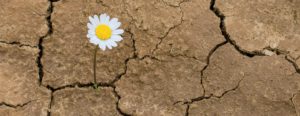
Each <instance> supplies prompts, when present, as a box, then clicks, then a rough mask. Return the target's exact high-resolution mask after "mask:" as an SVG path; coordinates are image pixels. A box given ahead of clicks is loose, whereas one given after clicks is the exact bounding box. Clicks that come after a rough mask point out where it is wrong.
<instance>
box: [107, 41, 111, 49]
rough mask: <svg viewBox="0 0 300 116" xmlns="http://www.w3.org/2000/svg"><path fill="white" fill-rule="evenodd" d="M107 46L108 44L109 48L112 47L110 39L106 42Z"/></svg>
mask: <svg viewBox="0 0 300 116" xmlns="http://www.w3.org/2000/svg"><path fill="white" fill-rule="evenodd" d="M106 46H107V48H108V49H112V46H111V43H110V41H109V40H107V42H106Z"/></svg>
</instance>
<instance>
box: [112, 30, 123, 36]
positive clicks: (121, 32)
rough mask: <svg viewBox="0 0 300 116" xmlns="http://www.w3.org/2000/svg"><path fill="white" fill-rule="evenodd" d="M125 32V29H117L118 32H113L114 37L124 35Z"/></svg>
mask: <svg viewBox="0 0 300 116" xmlns="http://www.w3.org/2000/svg"><path fill="white" fill-rule="evenodd" d="M123 33H124V30H123V29H117V30H113V32H112V34H114V35H119V34H123Z"/></svg>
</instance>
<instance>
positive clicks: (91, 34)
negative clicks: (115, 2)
mask: <svg viewBox="0 0 300 116" xmlns="http://www.w3.org/2000/svg"><path fill="white" fill-rule="evenodd" d="M89 20H90V22H89V23H88V24H87V26H88V34H87V37H88V38H89V39H90V42H91V43H93V44H95V45H98V46H99V47H100V48H101V49H102V50H103V51H104V50H105V49H106V47H107V48H109V49H112V48H113V47H116V46H117V42H119V41H121V40H123V38H122V37H121V34H123V33H124V30H123V29H118V28H119V27H120V26H121V23H120V22H119V21H118V19H117V18H112V19H111V20H110V17H109V16H108V15H106V14H101V15H100V17H98V16H97V15H94V16H93V17H92V16H90V17H89Z"/></svg>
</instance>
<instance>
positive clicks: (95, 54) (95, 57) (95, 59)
mask: <svg viewBox="0 0 300 116" xmlns="http://www.w3.org/2000/svg"><path fill="white" fill-rule="evenodd" d="M97 50H98V45H96V47H95V52H94V67H93V68H94V87H95V89H97V88H98V85H97V80H96V67H97V63H96V62H97Z"/></svg>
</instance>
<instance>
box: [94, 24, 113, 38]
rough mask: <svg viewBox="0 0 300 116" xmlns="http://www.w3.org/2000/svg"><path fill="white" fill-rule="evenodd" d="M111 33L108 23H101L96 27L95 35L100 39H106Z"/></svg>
mask: <svg viewBox="0 0 300 116" xmlns="http://www.w3.org/2000/svg"><path fill="white" fill-rule="evenodd" d="M111 35H112V30H111V29H110V27H109V26H108V25H105V24H101V25H99V26H97V28H96V36H97V37H98V38H99V39H100V40H108V39H109V38H110V37H111Z"/></svg>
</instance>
